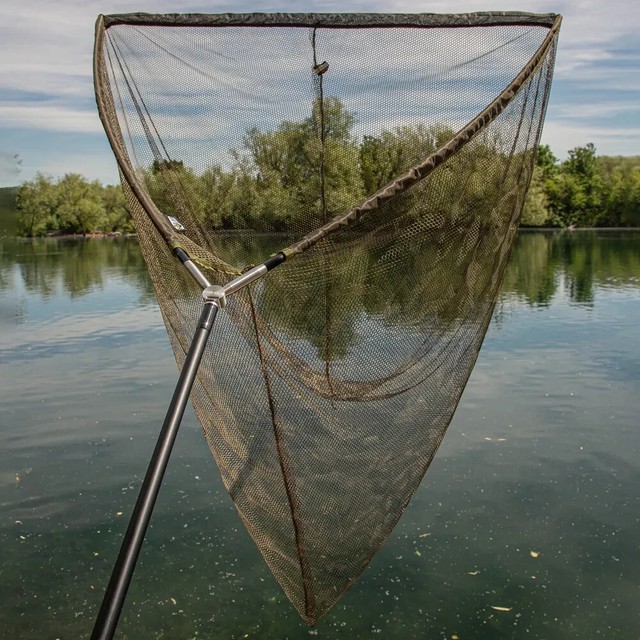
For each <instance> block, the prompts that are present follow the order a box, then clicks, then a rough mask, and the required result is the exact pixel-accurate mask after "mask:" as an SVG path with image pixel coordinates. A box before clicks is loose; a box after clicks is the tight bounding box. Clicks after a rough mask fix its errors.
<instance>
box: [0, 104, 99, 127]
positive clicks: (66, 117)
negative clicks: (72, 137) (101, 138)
mask: <svg viewBox="0 0 640 640" xmlns="http://www.w3.org/2000/svg"><path fill="white" fill-rule="evenodd" d="M0 122H2V123H3V125H4V126H9V127H15V128H18V127H21V128H31V129H47V130H53V131H65V132H74V133H99V132H101V131H102V125H101V124H100V119H99V118H98V114H97V113H96V111H95V110H92V111H89V110H86V109H84V110H83V109H75V108H73V107H65V106H60V105H59V104H58V103H57V101H53V100H52V101H50V102H49V103H46V102H45V103H37V104H33V103H30V102H19V103H15V104H13V103H9V104H1V103H0Z"/></svg>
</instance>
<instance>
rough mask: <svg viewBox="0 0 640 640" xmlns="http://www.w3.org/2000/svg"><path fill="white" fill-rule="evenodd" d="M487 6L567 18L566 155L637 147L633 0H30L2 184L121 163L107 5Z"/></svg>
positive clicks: (6, 18)
mask: <svg viewBox="0 0 640 640" xmlns="http://www.w3.org/2000/svg"><path fill="white" fill-rule="evenodd" d="M301 8H303V9H304V10H305V11H318V12H324V11H327V12H333V11H353V12H357V11H379V12H385V13H386V12H401V13H405V12H406V13H418V12H422V11H427V12H435V13H447V12H456V13H460V12H466V11H487V10H517V11H533V12H543V13H546V12H555V13H561V14H562V15H563V16H564V23H563V27H562V32H561V35H560V47H559V51H558V57H557V63H556V74H555V80H554V87H553V91H552V95H551V102H550V105H549V110H548V112H547V120H546V125H545V129H544V133H543V142H545V143H547V144H549V145H551V148H552V149H553V151H554V152H555V153H556V155H558V156H560V157H564V156H566V153H567V151H568V150H569V149H571V148H573V147H576V146H579V145H584V144H586V143H587V142H593V143H595V145H596V147H597V149H598V153H600V154H609V155H640V38H639V37H638V35H637V30H638V28H640V3H636V2H632V1H631V0H609V1H608V2H602V0H597V1H596V0H576V1H574V2H568V1H567V0H558V1H553V0H551V1H547V0H529V1H528V2H513V1H510V0H501V2H497V1H496V0H482V1H481V2H479V1H477V0H476V1H467V0H462V1H459V2H455V3H454V2H451V1H449V2H440V1H439V2H415V1H410V0H386V1H378V0H371V1H369V2H344V1H343V2H336V1H319V0H308V1H307V2H306V3H305V4H304V5H303V6H302V5H300V3H295V2H272V3H264V2H257V1H255V0H247V2H244V3H241V4H239V3H233V2H208V3H198V2H186V1H184V0H157V1H155V2H152V1H150V0H139V1H138V2H130V1H123V0H101V1H99V2H97V1H95V0H58V1H57V2H51V0H22V1H21V2H19V3H18V2H4V3H3V4H2V6H0V186H7V185H13V184H17V183H19V182H21V181H23V180H29V179H31V178H32V177H33V176H34V175H35V174H36V172H38V171H40V172H43V173H46V174H49V175H52V176H61V175H63V174H64V173H66V172H78V173H82V174H84V175H85V176H86V177H88V178H91V179H94V178H98V179H100V180H102V181H103V182H107V183H114V182H116V181H117V171H116V165H115V161H114V159H113V155H112V153H111V150H110V149H109V147H108V145H107V142H106V138H105V135H104V133H103V130H102V127H101V124H100V121H99V119H98V116H97V112H96V107H95V102H94V97H93V84H92V67H91V56H92V47H93V25H94V22H95V18H96V16H97V15H98V14H99V13H125V12H130V11H148V12H154V13H164V12H216V13H217V12H226V11H243V12H244V11H297V10H298V11H299V10H301Z"/></svg>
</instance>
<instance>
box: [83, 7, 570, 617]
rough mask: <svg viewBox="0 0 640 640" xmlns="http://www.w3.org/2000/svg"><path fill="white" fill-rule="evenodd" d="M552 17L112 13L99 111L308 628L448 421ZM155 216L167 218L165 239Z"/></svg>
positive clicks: (499, 268) (498, 245)
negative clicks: (212, 306)
mask: <svg viewBox="0 0 640 640" xmlns="http://www.w3.org/2000/svg"><path fill="white" fill-rule="evenodd" d="M559 22H560V21H559V18H558V17H556V16H529V15H525V14H474V15H469V16H428V15H422V16H379V15H376V16H366V15H348V14H347V15H340V16H330V15H316V16H311V15H306V16H302V15H275V16H260V15H245V16H231V15H226V16H175V15H174V16H141V15H132V16H111V17H107V18H102V17H101V18H100V19H99V21H98V25H97V30H96V35H97V39H96V57H95V59H96V63H95V77H96V93H97V97H98V105H99V108H100V114H101V117H102V120H103V122H104V124H105V128H106V130H107V133H108V135H109V139H110V142H111V144H112V147H113V148H114V151H115V153H116V156H117V158H118V162H119V166H120V170H121V174H122V177H123V180H122V183H123V188H124V191H125V194H126V197H127V202H128V206H129V209H130V211H131V214H132V216H133V218H134V220H135V224H136V227H137V231H138V237H139V242H140V245H141V247H142V251H143V254H144V257H145V260H146V262H147V265H148V268H149V272H150V274H151V278H152V280H153V283H154V286H155V289H156V293H157V298H158V302H159V304H160V308H161V310H162V314H163V317H164V320H165V324H166V327H167V331H168V333H169V337H170V340H171V344H172V346H173V350H174V352H175V355H176V359H177V361H178V365H179V366H182V363H183V361H184V359H185V353H186V352H187V351H188V347H189V342H190V340H191V336H192V334H193V330H194V327H195V326H196V322H197V318H198V316H199V314H200V311H201V306H202V301H201V295H200V290H199V288H198V285H197V284H195V283H194V281H193V280H192V279H191V278H190V276H189V275H188V274H187V273H186V271H185V270H184V268H183V267H182V266H181V265H180V264H179V263H178V262H177V261H176V259H175V258H174V256H173V254H172V250H173V249H175V248H176V247H181V248H182V249H184V250H185V251H186V252H187V253H188V254H189V256H190V257H191V259H192V260H193V261H194V262H195V263H196V264H197V265H198V266H199V267H200V269H201V270H202V271H203V273H205V275H206V276H207V278H208V279H209V280H210V281H211V282H212V283H216V284H224V283H226V282H228V281H229V280H230V279H231V278H232V277H233V276H234V274H239V273H242V272H243V271H244V270H245V269H246V268H248V267H250V266H252V265H255V264H260V263H261V262H263V261H264V260H265V259H267V258H268V257H269V256H271V255H272V254H274V253H276V252H278V251H283V252H284V253H285V255H286V256H287V260H286V262H284V263H283V264H282V265H281V266H279V267H278V268H277V269H275V270H273V271H270V272H269V273H268V275H266V276H265V277H264V278H263V279H261V280H259V281H258V282H256V283H255V284H253V285H251V286H250V287H247V288H245V289H243V290H241V291H240V292H239V293H237V294H236V295H234V296H232V297H231V298H230V299H229V301H228V304H227V307H226V308H225V313H221V314H218V320H217V323H216V327H215V331H214V335H213V336H212V338H211V340H210V343H209V346H208V348H207V351H206V352H205V355H204V358H203V361H202V365H201V367H200V370H199V374H198V378H197V381H196V385H195V387H194V390H193V393H192V401H193V405H194V407H195V411H196V414H197V416H198V419H199V421H200V423H201V425H202V428H203V430H204V434H205V436H206V439H207V442H208V444H209V447H210V449H211V452H212V454H213V456H214V458H215V460H216V462H217V464H218V467H219V470H220V473H221V475H222V479H223V481H224V484H225V486H226V488H227V490H228V491H229V494H230V495H231V497H232V499H233V501H234V503H235V505H236V507H237V509H238V512H239V514H240V516H241V518H242V520H243V521H244V523H245V525H246V527H247V529H248V531H249V533H250V534H251V536H252V537H253V539H254V540H255V542H256V544H257V546H258V548H259V549H260V552H261V553H262V555H263V557H264V559H265V561H266V562H267V564H268V565H269V567H270V569H271V571H272V572H273V574H274V575H275V577H276V579H277V580H278V581H279V583H280V584H281V586H282V588H283V589H284V591H285V592H286V594H287V596H288V597H289V599H290V600H291V602H292V603H293V604H294V606H295V607H296V609H297V610H298V612H299V613H300V615H301V616H302V617H303V619H304V620H305V621H307V622H309V623H313V622H314V621H315V620H316V619H317V618H318V617H319V616H321V615H322V614H323V613H325V612H326V611H327V610H328V609H329V608H330V607H331V606H332V604H334V603H335V602H336V600H337V599H338V598H339V597H340V596H341V595H342V594H343V593H344V591H345V590H346V589H347V588H348V587H349V585H350V584H351V583H352V582H353V581H354V580H355V579H356V578H357V577H358V576H359V575H360V574H361V572H362V571H363V569H364V568H365V567H366V565H367V564H368V563H369V561H370V560H371V558H372V556H373V555H374V554H375V552H376V551H377V550H378V549H379V548H380V546H381V545H382V544H383V543H384V541H385V540H386V538H387V537H388V536H389V534H390V532H391V531H392V529H393V527H394V525H395V524H396V522H397V521H398V519H399V518H400V516H401V514H402V512H403V510H404V509H405V507H406V506H407V504H408V502H409V500H410V498H411V496H412V495H413V493H414V492H415V490H416V488H417V486H418V484H419V482H420V480H421V478H422V476H423V475H424V473H425V472H426V470H427V468H428V466H429V464H430V462H431V460H432V458H433V456H434V454H435V452H436V450H437V448H438V446H439V444H440V442H441V441H442V438H443V436H444V433H445V430H446V428H447V426H448V424H449V422H450V420H451V418H452V415H453V412H454V410H455V408H456V405H457V403H458V401H459V398H460V395H461V393H462V390H463V388H464V386H465V383H466V381H467V379H468V377H469V375H470V372H471V369H472V367H473V364H474V362H475V360H476V357H477V355H478V351H479V349H480V346H481V343H482V340H483V337H484V334H485V332H486V329H487V326H488V323H489V321H490V318H491V314H492V311H493V307H494V304H495V301H496V297H497V294H498V290H499V287H500V283H501V280H502V276H503V273H504V268H505V266H506V262H507V260H508V256H509V251H510V248H511V244H512V241H513V238H514V235H515V233H516V230H517V225H518V220H519V216H520V212H521V210H522V206H523V201H524V197H525V195H526V190H527V187H528V184H529V181H530V178H531V173H532V167H533V162H534V155H535V149H536V146H537V144H538V141H539V137H540V130H541V126H542V121H543V119H544V113H545V107H546V103H547V98H548V93H549V88H550V83H551V77H552V71H553V62H554V56H555V47H556V38H557V31H558V28H559ZM167 216H173V217H175V218H177V219H178V220H179V222H180V223H181V225H183V226H184V230H182V231H178V230H176V229H175V228H174V227H173V226H172V225H171V224H170V222H169V221H168V218H167Z"/></svg>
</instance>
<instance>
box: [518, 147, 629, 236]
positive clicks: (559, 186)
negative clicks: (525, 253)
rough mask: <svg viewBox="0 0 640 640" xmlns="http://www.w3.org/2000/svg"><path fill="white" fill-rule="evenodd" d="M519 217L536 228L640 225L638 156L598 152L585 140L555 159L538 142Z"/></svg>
mask: <svg viewBox="0 0 640 640" xmlns="http://www.w3.org/2000/svg"><path fill="white" fill-rule="evenodd" d="M522 222H523V224H525V225H530V226H540V227H542V226H552V227H630V226H640V157H638V156H634V157H611V156H601V157H598V156H597V155H596V148H595V146H594V145H593V144H591V143H589V144H587V145H586V146H584V147H576V148H575V149H572V150H571V151H569V157H568V158H567V159H566V160H564V161H563V162H558V159H557V158H556V157H555V156H554V155H553V153H552V152H551V149H550V148H549V147H548V146H547V145H545V146H542V147H540V148H539V150H538V157H537V162H536V168H535V171H534V174H533V180H532V181H531V188H530V190H529V195H528V199H527V204H526V206H525V211H524V214H523V218H522Z"/></svg>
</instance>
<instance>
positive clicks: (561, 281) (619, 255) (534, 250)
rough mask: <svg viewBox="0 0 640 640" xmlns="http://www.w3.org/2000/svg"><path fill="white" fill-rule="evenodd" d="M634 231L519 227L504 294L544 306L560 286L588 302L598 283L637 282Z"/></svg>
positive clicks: (639, 264) (639, 267) (639, 263)
mask: <svg viewBox="0 0 640 640" xmlns="http://www.w3.org/2000/svg"><path fill="white" fill-rule="evenodd" d="M639 238H640V233H639V232H637V231H575V232H568V231H565V232H521V233H520V234H519V235H518V237H517V238H516V243H515V246H514V248H513V252H512V255H511V260H510V263H509V266H508V268H507V271H506V275H505V279H504V283H503V286H502V291H503V295H504V296H508V295H509V294H514V295H516V296H517V297H518V298H519V299H520V300H523V301H526V302H527V304H530V305H543V306H548V305H549V304H550V303H551V302H552V300H553V298H554V296H556V295H557V294H558V293H560V292H562V293H564V295H566V296H567V297H568V298H569V300H571V301H572V302H574V303H576V304H579V305H587V306H592V305H593V302H594V297H595V291H596V289H598V288H614V289H615V288H620V287H626V286H633V287H637V286H638V285H639V284H640V252H639V251H638V239H639Z"/></svg>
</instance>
